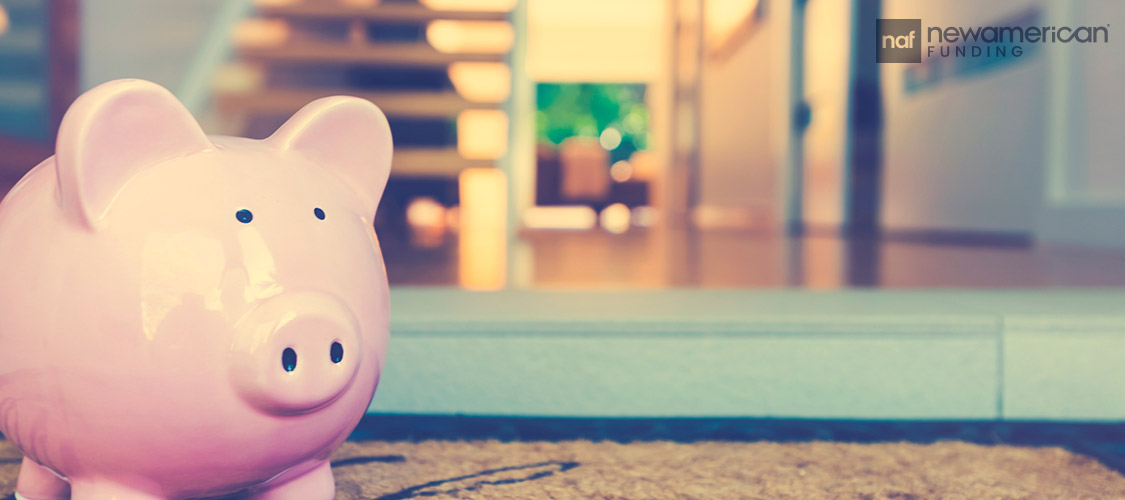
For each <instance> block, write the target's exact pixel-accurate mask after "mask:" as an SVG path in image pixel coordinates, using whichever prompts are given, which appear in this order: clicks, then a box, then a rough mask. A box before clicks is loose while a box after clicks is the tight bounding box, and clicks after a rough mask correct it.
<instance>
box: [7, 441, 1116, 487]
mask: <svg viewBox="0 0 1125 500" xmlns="http://www.w3.org/2000/svg"><path fill="white" fill-rule="evenodd" d="M17 457H18V456H17V453H16V450H14V449H13V448H12V447H11V446H10V445H9V444H8V443H6V442H3V441H0V499H7V498H9V496H10V495H11V493H12V491H13V490H14V488H15V479H16V471H17V469H18V460H17ZM333 468H334V469H333V470H334V471H335V473H336V481H337V488H338V494H337V498H338V499H341V500H353V499H364V500H375V499H380V500H395V499H400V500H401V499H410V498H426V499H449V498H497V499H536V498H548V499H586V498H594V499H629V500H642V499H727V498H732V499H733V498H738V499H743V498H745V499H771V500H772V499H864V500H876V499H894V500H908V499H929V498H941V499H967V500H968V499H972V500H976V499H1038V498H1060V499H1063V498H1065V499H1085V498H1089V499H1103V498H1105V499H1108V498H1125V477H1122V476H1121V475H1120V474H1118V473H1116V472H1114V471H1112V470H1109V469H1107V468H1106V467H1104V466H1103V465H1101V464H1100V463H1099V462H1097V461H1095V460H1093V459H1090V458H1088V457H1085V456H1082V455H1076V454H1073V453H1069V452H1067V451H1065V450H1062V449H1060V448H1019V447H1011V446H978V445H972V444H966V443H960V442H943V443H938V444H932V445H918V444H909V443H889V444H842V443H784V444H782V443H768V442H761V443H693V444H676V443H667V442H647V443H633V444H617V443H609V442H601V443H592V442H588V441H569V442H561V443H547V442H517V443H500V442H496V441H475V442H456V441H426V442H421V443H386V442H360V443H346V444H345V445H344V446H343V447H342V448H341V449H340V450H339V452H338V453H337V454H336V457H335V460H334V464H333Z"/></svg>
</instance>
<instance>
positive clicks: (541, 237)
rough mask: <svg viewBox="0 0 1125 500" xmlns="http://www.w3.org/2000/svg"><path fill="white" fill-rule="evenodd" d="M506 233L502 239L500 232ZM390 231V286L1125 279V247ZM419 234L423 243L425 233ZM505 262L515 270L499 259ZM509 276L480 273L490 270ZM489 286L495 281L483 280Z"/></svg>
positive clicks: (1005, 283)
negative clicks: (485, 239)
mask: <svg viewBox="0 0 1125 500" xmlns="http://www.w3.org/2000/svg"><path fill="white" fill-rule="evenodd" d="M496 237H497V238H501V239H502V238H503V235H502V234H498V235H497V236H496ZM407 240H408V238H404V237H396V235H394V234H390V233H380V241H381V244H382V245H383V252H384V256H385V259H386V264H387V271H388V274H389V278H390V281H391V284H392V285H450V286H458V285H460V286H465V287H467V288H486V289H487V288H491V287H493V285H495V284H496V283H503V286H506V287H516V288H521V287H545V288H556V287H566V288H569V287H573V288H607V287H609V288H613V287H624V288H660V287H751V288H771V287H803V288H810V289H834V288H844V287H882V288H957V287H965V288H1025V287H1032V288H1037V287H1076V286H1094V287H1098V286H1125V251H1108V250H1088V249H1074V248H1052V247H1046V246H1034V245H1033V246H1027V245H1011V244H999V245H982V244H979V243H972V244H951V243H940V244H936V243H924V242H917V241H910V242H906V241H894V240H882V241H880V240H872V239H870V238H856V239H844V238H838V237H816V236H808V237H799V238H792V237H784V236H781V235H777V234H767V233H761V232H750V231H735V230H686V229H679V230H671V229H658V228H648V229H638V228H633V229H630V230H629V231H628V232H626V233H624V234H611V233H608V232H606V231H603V230H600V229H592V230H585V231H558V230H555V231H551V230H535V231H527V230H525V231H523V232H521V233H520V234H519V236H518V237H517V238H514V241H512V242H511V243H510V244H505V243H504V242H502V241H501V242H494V244H489V245H485V246H484V248H486V249H487V250H482V251H477V250H476V249H477V248H478V247H479V245H477V244H475V243H474V244H472V245H466V244H465V242H464V241H461V242H459V241H458V237H457V235H456V234H446V235H444V236H443V237H440V238H438V239H433V238H430V239H428V240H427V241H425V242H424V244H417V243H418V242H417V241H415V243H414V244H412V243H410V242H409V241H407ZM415 240H417V239H415ZM498 258H499V259H504V260H505V262H506V265H505V266H498V265H496V264H495V262H494V261H495V260H496V259H498ZM482 272H483V273H485V274H493V275H495V274H497V273H498V274H499V275H496V276H483V277H482V276H479V274H481V273H482ZM480 283H484V284H486V285H487V286H476V285H477V284H480Z"/></svg>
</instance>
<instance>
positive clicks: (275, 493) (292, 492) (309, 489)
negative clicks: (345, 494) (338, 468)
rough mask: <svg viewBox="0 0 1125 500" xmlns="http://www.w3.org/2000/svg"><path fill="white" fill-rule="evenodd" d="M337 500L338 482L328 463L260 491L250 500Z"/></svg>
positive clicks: (325, 462)
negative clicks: (333, 476) (334, 499)
mask: <svg viewBox="0 0 1125 500" xmlns="http://www.w3.org/2000/svg"><path fill="white" fill-rule="evenodd" d="M333 498H336V480H335V479H333V478H332V466H331V465H329V463H328V461H324V462H323V463H321V464H319V465H317V466H316V468H314V469H312V470H310V471H309V472H306V473H305V474H303V475H300V476H297V477H295V478H293V479H290V480H288V481H285V482H284V483H281V484H277V485H271V487H270V488H269V489H266V490H262V491H259V492H257V493H255V494H253V495H251V496H250V497H249V500H332V499H333Z"/></svg>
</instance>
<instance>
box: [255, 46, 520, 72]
mask: <svg viewBox="0 0 1125 500" xmlns="http://www.w3.org/2000/svg"><path fill="white" fill-rule="evenodd" d="M238 54H239V55H240V56H242V57H243V58H246V59H255V60H261V61H265V62H278V63H314V64H315V63H321V64H325V63H329V64H331V63H335V64H385V65H391V66H408V67H445V66H448V65H450V64H452V63H455V62H459V61H473V62H476V61H484V62H501V61H503V60H504V57H505V55H504V54H486V53H466V54H446V53H443V52H438V51H437V50H436V49H434V48H433V47H431V46H430V45H428V44H424V43H383V44H366V45H349V44H342V43H333V44H328V43H302V44H300V45H296V44H294V45H289V46H280V47H243V48H240V49H238Z"/></svg>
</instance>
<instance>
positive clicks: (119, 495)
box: [70, 478, 167, 500]
mask: <svg viewBox="0 0 1125 500" xmlns="http://www.w3.org/2000/svg"><path fill="white" fill-rule="evenodd" d="M73 483H74V484H73V485H72V486H73V487H72V488H71V489H72V490H73V494H72V495H71V497H70V498H72V499H73V500H107V499H112V500H167V499H166V498H164V497H162V496H160V495H156V494H152V493H148V492H145V491H141V490H140V489H138V488H135V487H130V486H126V485H123V484H121V483H117V482H111V481H106V480H105V479H104V478H99V479H97V480H94V481H81V480H77V479H76V480H74V481H73Z"/></svg>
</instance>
